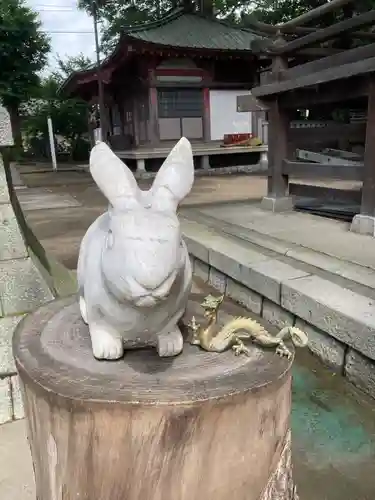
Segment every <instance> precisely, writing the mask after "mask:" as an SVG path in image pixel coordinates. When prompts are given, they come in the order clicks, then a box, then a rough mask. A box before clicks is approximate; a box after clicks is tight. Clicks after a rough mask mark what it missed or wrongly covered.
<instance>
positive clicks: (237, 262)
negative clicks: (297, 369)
mask: <svg viewBox="0 0 375 500" xmlns="http://www.w3.org/2000/svg"><path fill="white" fill-rule="evenodd" d="M184 232H185V236H184V238H185V241H186V243H187V247H188V250H189V253H190V255H191V258H192V263H193V272H194V274H195V275H196V276H197V277H200V278H201V279H203V280H204V281H205V282H207V283H209V284H210V285H212V286H213V287H214V288H216V289H217V290H218V291H220V292H222V293H226V295H228V297H230V298H232V299H233V300H235V301H237V302H239V303H240V304H241V305H243V306H245V307H246V308H248V309H249V310H250V311H252V312H254V313H256V314H258V315H261V316H262V317H263V318H264V319H265V320H266V321H268V322H269V323H271V324H273V325H275V326H277V327H279V328H281V327H283V326H285V325H296V326H298V327H300V328H301V329H304V330H306V332H307V334H308V335H309V348H310V350H311V351H312V352H313V353H314V354H315V355H317V356H318V357H319V358H320V359H321V360H322V361H323V362H324V363H325V364H327V365H329V366H330V367H331V368H333V369H334V370H336V371H339V372H341V373H342V374H344V375H345V376H346V377H347V378H348V379H349V380H350V381H351V382H353V383H354V384H355V385H356V386H358V387H360V388H361V389H362V390H364V391H365V392H367V393H368V394H370V395H371V396H372V397H374V398H375V361H374V360H375V301H373V300H371V299H369V298H367V297H364V296H363V295H359V294H357V293H355V292H353V291H351V290H348V289H345V288H342V287H340V286H339V285H337V284H335V283H332V282H331V281H328V280H326V279H323V278H321V277H318V276H315V275H312V274H309V273H307V272H304V271H301V270H299V269H295V268H294V267H292V266H290V265H289V264H285V263H284V262H281V261H278V260H277V259H275V258H274V257H273V256H268V255H267V254H266V253H260V252H256V251H254V250H252V249H248V248H245V247H243V246H241V245H240V244H238V243H236V242H234V241H229V240H228V239H226V238H224V237H221V236H219V235H217V234H215V233H212V234H211V235H209V234H208V233H207V234H206V235H200V236H199V238H198V237H196V238H195V237H194V236H193V233H194V231H189V227H185V228H184ZM186 233H187V234H186Z"/></svg>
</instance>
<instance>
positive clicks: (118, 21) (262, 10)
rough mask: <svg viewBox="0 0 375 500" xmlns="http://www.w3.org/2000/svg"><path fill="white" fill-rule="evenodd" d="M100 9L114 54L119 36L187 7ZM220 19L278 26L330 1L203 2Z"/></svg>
mask: <svg viewBox="0 0 375 500" xmlns="http://www.w3.org/2000/svg"><path fill="white" fill-rule="evenodd" d="M95 1H96V2H97V5H98V13H99V19H101V21H102V33H103V37H102V44H103V45H102V47H103V50H104V52H106V53H108V52H110V51H111V50H112V49H113V47H114V45H115V43H116V41H117V39H118V35H119V34H120V33H121V32H122V31H124V30H126V28H127V27H129V26H136V25H138V24H142V23H144V22H150V21H155V20H157V19H159V18H160V17H162V16H164V15H165V14H166V13H167V12H169V11H170V10H171V9H173V8H175V7H178V6H181V5H182V4H183V3H186V0H185V1H184V0H158V1H155V0H137V1H136V2H135V1H134V0H130V1H129V0H125V1H124V0H95ZM201 1H202V0H190V3H191V4H192V6H193V8H195V9H198V8H199V6H200V3H201ZM211 1H212V7H213V12H214V14H215V16H216V17H218V18H221V19H226V20H227V21H230V22H232V23H234V24H242V25H247V24H249V23H250V21H251V18H252V16H254V15H255V16H256V18H257V19H258V20H260V21H263V22H266V23H269V24H277V23H282V22H285V21H288V20H290V19H293V18H294V17H296V16H299V15H301V14H303V13H305V12H308V11H310V10H311V9H314V8H315V7H318V6H320V5H323V4H325V3H327V0H242V1H241V0H203V2H205V3H207V2H209V3H210V2H211ZM78 5H79V7H80V8H81V9H84V10H86V11H87V12H88V13H92V5H93V0H78ZM374 7H375V0H356V2H353V3H352V4H351V5H350V4H349V5H348V6H346V7H344V9H341V11H340V12H341V14H337V13H335V12H333V13H330V14H327V15H325V16H324V17H323V18H322V19H320V20H319V22H318V23H316V22H315V23H314V26H316V25H322V26H327V25H328V24H331V23H333V22H335V21H336V20H337V19H339V18H340V15H342V13H343V12H344V14H345V15H351V14H352V13H356V12H360V11H363V10H367V9H369V8H374Z"/></svg>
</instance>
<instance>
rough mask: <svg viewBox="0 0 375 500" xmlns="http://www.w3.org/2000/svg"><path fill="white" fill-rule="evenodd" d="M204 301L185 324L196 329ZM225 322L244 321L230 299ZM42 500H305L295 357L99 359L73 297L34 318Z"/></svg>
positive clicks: (262, 353)
mask: <svg viewBox="0 0 375 500" xmlns="http://www.w3.org/2000/svg"><path fill="white" fill-rule="evenodd" d="M202 298H203V297H202V296H200V295H192V298H191V300H190V302H189V306H188V311H187V317H188V318H190V317H191V315H192V314H195V315H196V317H197V320H198V322H203V321H204V319H203V318H202V317H200V316H199V315H200V313H201V311H200V306H199V304H200V302H201V301H202ZM222 311H223V312H222V313H221V314H222V316H220V318H223V319H228V316H231V315H237V314H238V312H239V311H238V310H236V306H234V305H232V304H226V303H225V302H224V304H223V305H222ZM13 349H14V355H15V359H16V363H17V368H18V371H19V375H20V378H21V381H22V387H23V397H24V403H25V411H26V415H27V422H28V436H29V443H30V447H31V453H32V459H33V463H34V472H35V481H36V491H37V500H229V499H230V500H296V499H297V495H296V492H295V487H294V484H293V478H292V467H291V448H290V429H289V416H290V399H291V397H290V396H291V375H290V368H291V363H292V360H288V359H286V358H279V357H278V356H277V355H275V353H274V351H273V350H272V349H270V350H264V349H260V348H258V347H256V346H254V349H252V351H251V355H250V356H246V355H240V356H235V355H234V353H233V352H232V351H228V352H225V353H222V354H216V353H208V352H205V351H203V350H200V349H199V348H198V347H196V346H191V345H190V344H188V343H186V344H185V346H184V351H183V353H182V354H181V355H180V356H177V357H175V358H159V357H158V355H157V353H156V351H155V350H151V349H144V350H135V351H128V352H127V353H126V354H125V357H124V359H122V360H119V361H115V362H107V361H97V360H95V359H94V358H93V355H92V351H91V344H90V338H89V332H88V328H87V326H86V325H85V324H84V323H83V322H82V320H81V318H80V313H79V309H78V305H77V303H76V299H75V298H70V299H65V300H62V301H56V302H53V303H50V304H48V305H46V306H43V307H41V308H40V309H38V310H37V311H36V312H35V313H33V314H31V315H29V316H28V317H26V318H25V319H24V320H23V322H22V323H21V324H20V326H19V328H18V330H17V332H16V334H15V337H14V344H13Z"/></svg>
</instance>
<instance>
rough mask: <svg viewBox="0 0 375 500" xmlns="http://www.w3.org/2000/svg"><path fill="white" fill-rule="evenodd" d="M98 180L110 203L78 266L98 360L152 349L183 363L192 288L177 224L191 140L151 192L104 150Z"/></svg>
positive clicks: (96, 162) (98, 155)
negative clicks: (184, 322) (183, 328)
mask: <svg viewBox="0 0 375 500" xmlns="http://www.w3.org/2000/svg"><path fill="white" fill-rule="evenodd" d="M90 172H91V175H92V177H93V179H94V180H95V182H96V184H97V185H98V186H99V188H100V190H101V191H102V193H103V194H104V195H105V196H106V198H107V200H108V202H109V209H108V211H107V212H105V213H104V214H103V215H101V216H100V217H99V218H98V219H96V220H95V221H94V222H93V224H92V225H91V226H90V227H89V229H88V230H87V232H86V234H85V236H84V237H83V239H82V242H81V247H80V252H79V258H78V268H77V278H78V286H79V308H80V311H81V316H82V319H83V321H84V322H85V323H87V325H88V327H89V332H90V337H91V344H92V351H93V355H94V356H95V358H97V359H105V360H114V359H119V358H121V357H122V356H123V354H124V350H127V349H134V348H138V347H145V346H152V347H154V348H156V350H157V352H158V354H159V356H161V357H169V356H176V355H177V354H179V353H180V352H181V351H182V348H183V337H182V334H181V332H180V329H179V327H178V326H177V323H178V321H179V320H180V318H181V317H182V316H183V314H184V312H185V308H186V304H187V301H188V297H189V293H190V289H191V281H192V272H191V266H190V259H189V255H188V252H187V248H186V246H185V243H184V241H183V239H182V237H181V229H180V224H179V220H178V217H177V207H178V204H179V202H180V201H181V200H182V199H183V198H184V197H185V196H186V195H187V194H188V193H189V192H190V190H191V187H192V185H193V181H194V165H193V155H192V150H191V145H190V143H189V141H188V140H187V139H185V138H182V139H181V140H180V141H179V142H178V143H177V144H176V146H175V147H174V148H173V149H172V151H171V152H170V154H169V156H168V158H167V159H166V160H165V162H164V163H163V165H162V166H161V168H160V170H159V172H158V173H157V175H156V177H155V180H154V183H153V185H152V186H151V188H150V189H149V190H148V191H141V190H140V189H139V188H138V186H137V183H136V180H135V178H134V176H133V174H132V172H131V171H130V170H129V169H128V167H127V166H126V165H125V164H124V163H123V162H122V161H121V160H120V159H119V158H118V157H117V156H116V155H115V154H114V153H113V152H112V150H111V149H110V148H109V147H108V146H107V145H106V144H105V143H102V142H99V143H97V144H96V145H95V147H94V148H93V149H92V151H91V155H90Z"/></svg>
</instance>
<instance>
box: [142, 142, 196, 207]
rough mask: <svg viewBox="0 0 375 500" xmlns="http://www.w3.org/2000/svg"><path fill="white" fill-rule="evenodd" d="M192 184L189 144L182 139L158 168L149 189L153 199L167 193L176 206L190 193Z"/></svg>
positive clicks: (191, 160) (192, 165)
mask: <svg viewBox="0 0 375 500" xmlns="http://www.w3.org/2000/svg"><path fill="white" fill-rule="evenodd" d="M193 182H194V163H193V152H192V149H191V144H190V142H189V141H188V140H187V139H186V138H185V137H182V138H181V139H180V140H179V141H178V143H177V144H176V145H175V146H174V148H173V149H172V151H171V152H170V153H169V155H168V157H167V158H166V160H165V161H164V163H163V165H162V166H161V167H160V169H159V171H158V173H157V174H156V178H155V181H154V183H153V185H152V188H151V189H152V192H153V193H154V196H155V197H157V196H158V195H159V196H160V194H161V193H162V192H164V193H165V190H167V191H169V193H170V195H172V198H173V201H175V202H176V206H177V205H178V203H179V202H180V201H181V200H183V199H184V198H185V196H186V195H187V194H188V193H189V192H190V190H191V188H192V186H193ZM163 188H164V189H163Z"/></svg>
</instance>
